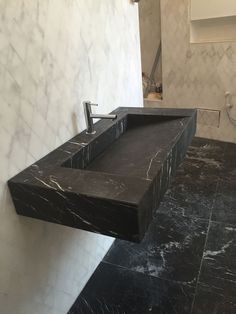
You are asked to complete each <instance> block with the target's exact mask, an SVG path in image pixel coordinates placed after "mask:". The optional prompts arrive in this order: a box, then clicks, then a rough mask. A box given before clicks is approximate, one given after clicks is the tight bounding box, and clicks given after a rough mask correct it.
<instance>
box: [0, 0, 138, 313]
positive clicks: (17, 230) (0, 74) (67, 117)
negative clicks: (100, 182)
mask: <svg viewBox="0 0 236 314" xmlns="http://www.w3.org/2000/svg"><path fill="white" fill-rule="evenodd" d="M83 100H92V101H96V102H98V103H99V107H98V108H95V112H101V113H108V112H110V111H111V110H113V109H114V108H116V107H118V106H141V105H142V88H141V62H140V43H139V26H138V7H137V5H134V4H131V3H130V1H128V0H119V1H111V0H96V1H94V0H86V1H84V0H61V1H57V0H40V1H39V0H0V143H1V149H0V251H1V253H0V313H1V314H33V313H34V314H65V313H66V312H67V311H68V309H69V307H70V306H71V305H72V303H73V302H74V300H75V298H76V297H77V296H78V294H79V292H80V291H81V289H82V288H83V286H84V284H85V283H86V281H87V280H88V278H89V277H90V275H91V274H92V273H93V271H94V269H95V267H96V266H97V264H98V263H99V262H100V260H101V259H102V257H103V256H104V254H105V253H106V251H107V250H108V248H109V247H110V245H111V243H112V241H113V239H112V238H109V237H105V236H101V235H96V234H92V233H89V232H84V231H80V230H73V229H71V228H67V227H63V226H58V225H54V224H50V223H46V222H42V221H37V220H33V219H30V218H25V217H20V216H18V215H16V213H15V210H14V208H13V205H12V202H11V200H10V197H9V193H8V190H7V187H6V181H7V180H8V179H9V178H10V177H12V176H13V175H15V174H16V173H18V172H19V171H21V170H22V169H24V168H25V167H27V166H28V165H30V164H31V163H33V162H34V161H36V160H38V159H39V158H41V157H42V156H44V155H45V154H47V153H49V152H50V151H52V150H53V149H55V148H56V147H57V146H58V145H60V144H62V143H63V142H65V141H66V140H68V139H69V138H71V137H72V136H74V135H75V134H76V133H77V132H79V131H81V130H83V129H84V128H85V122H84V117H83V109H82V106H81V102H82V101H83Z"/></svg>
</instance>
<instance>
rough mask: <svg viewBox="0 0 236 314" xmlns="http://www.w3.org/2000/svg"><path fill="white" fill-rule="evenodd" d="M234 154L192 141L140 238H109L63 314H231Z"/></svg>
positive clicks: (235, 268)
mask: <svg viewBox="0 0 236 314" xmlns="http://www.w3.org/2000/svg"><path fill="white" fill-rule="evenodd" d="M235 157H236V145H233V144H226V143H222V142H217V141H211V140H204V139H194V140H193V142H192V144H191V146H190V148H189V151H188V153H187V157H186V159H185V161H184V162H183V163H182V165H181V167H180V168H179V170H178V171H177V174H176V178H175V179H174V181H173V183H172V185H171V187H170V191H169V193H167V195H166V196H165V199H164V201H163V202H162V203H161V206H160V207H159V209H158V210H157V213H155V218H154V220H153V221H152V223H151V224H150V227H149V229H148V231H147V233H146V235H145V237H144V239H143V240H142V242H141V243H140V244H136V243H129V242H127V241H122V240H116V241H115V242H114V244H113V246H112V247H111V249H110V251H109V252H108V254H107V255H106V256H105V258H104V261H103V262H102V263H101V264H100V266H99V268H98V269H97V270H96V271H95V273H94V275H93V276H92V277H91V279H90V280H89V282H88V284H87V285H86V287H85V289H84V290H83V291H82V293H81V294H80V295H79V297H78V298H77V300H76V301H75V303H74V305H73V306H72V308H71V310H70V311H69V314H82V313H83V314H90V313H93V312H94V313H98V314H100V313H119V314H121V313H126V314H132V313H136V314H147V313H155V314H160V313H165V314H170V313H171V314H172V313H175V314H176V313H177V314H184V313H188V314H235V313H236V297H235V296H236V223H235V219H234V217H235V210H236V208H235V206H234V202H235V190H234V188H233V187H234V185H235V169H236V158H235ZM175 182H177V183H178V184H181V185H183V186H184V193H183V190H181V189H178V188H177V189H176V188H175ZM194 182H195V183H197V186H196V185H194ZM226 182H228V185H226V184H225V183H226ZM189 185H190V187H189V188H188V186H189ZM230 187H231V188H230ZM205 189H206V191H202V190H205ZM172 190H174V195H175V200H174V203H173V199H172V197H173V194H172V193H173V192H172ZM220 194H221V195H222V197H221V196H220ZM204 195H205V197H203V196H204ZM183 196H184V197H185V200H184V202H183ZM193 197H194V198H195V202H197V203H198V204H197V206H194V204H195V202H194V201H193ZM207 197H209V198H210V200H209V202H206V199H207ZM219 200H220V201H219ZM225 200H227V203H226V202H225ZM172 204H174V206H172ZM204 211H206V212H205V213H204ZM92 311H93V312H92Z"/></svg>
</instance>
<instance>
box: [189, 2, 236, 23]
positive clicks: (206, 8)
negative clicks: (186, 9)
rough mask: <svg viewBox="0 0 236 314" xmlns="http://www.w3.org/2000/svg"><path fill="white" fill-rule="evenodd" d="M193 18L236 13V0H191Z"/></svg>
mask: <svg viewBox="0 0 236 314" xmlns="http://www.w3.org/2000/svg"><path fill="white" fill-rule="evenodd" d="M190 1H191V18H192V19H193V20H198V19H207V18H214V17H223V16H232V15H236V1H235V0H207V1H206V0H190Z"/></svg>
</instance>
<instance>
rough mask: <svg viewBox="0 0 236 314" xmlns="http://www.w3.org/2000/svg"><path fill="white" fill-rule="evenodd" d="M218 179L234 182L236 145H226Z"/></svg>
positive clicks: (235, 177)
mask: <svg viewBox="0 0 236 314" xmlns="http://www.w3.org/2000/svg"><path fill="white" fill-rule="evenodd" d="M220 178H221V179H222V180H236V144H231V143H227V144H226V150H225V154H224V159H223V167H222V168H221V169H220Z"/></svg>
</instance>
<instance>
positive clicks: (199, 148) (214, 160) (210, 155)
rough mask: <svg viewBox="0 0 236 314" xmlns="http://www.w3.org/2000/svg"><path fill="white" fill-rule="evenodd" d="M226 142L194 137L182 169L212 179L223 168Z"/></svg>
mask: <svg viewBox="0 0 236 314" xmlns="http://www.w3.org/2000/svg"><path fill="white" fill-rule="evenodd" d="M225 150H226V143H223V142H218V141H212V140H202V139H198V138H195V139H194V140H193V141H192V143H191V145H190V146H189V149H188V152H187V154H186V157H185V161H184V164H183V167H182V168H183V169H185V170H186V171H188V172H190V173H191V174H194V175H195V176H199V177H202V178H204V177H206V178H210V176H212V179H213V178H214V177H215V176H218V174H219V172H220V170H221V168H223V163H224V160H225V159H224V155H225Z"/></svg>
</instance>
